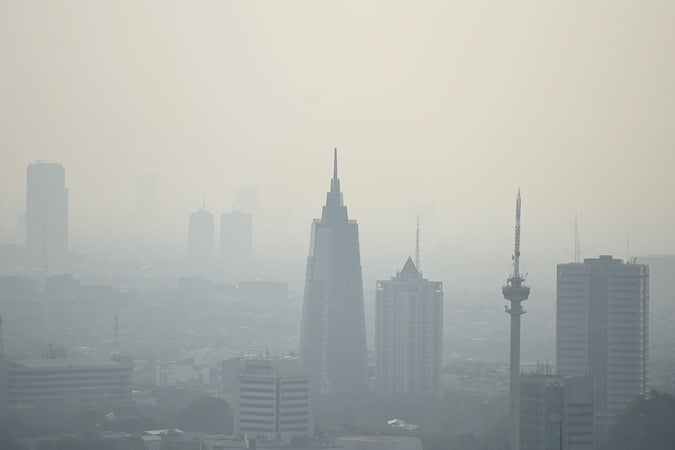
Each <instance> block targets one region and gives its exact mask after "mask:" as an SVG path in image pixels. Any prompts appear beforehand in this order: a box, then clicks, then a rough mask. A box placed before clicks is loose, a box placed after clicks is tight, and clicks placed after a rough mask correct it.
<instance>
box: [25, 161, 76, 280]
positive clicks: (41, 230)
mask: <svg viewBox="0 0 675 450" xmlns="http://www.w3.org/2000/svg"><path fill="white" fill-rule="evenodd" d="M26 174H27V183H26V250H27V253H28V258H29V262H30V264H32V265H33V266H35V265H42V266H43V267H46V266H48V265H50V264H53V263H59V262H61V261H63V259H64V258H65V257H66V254H67V251H68V190H67V189H66V186H65V181H66V170H65V169H64V167H63V166H62V165H61V164H58V163H44V162H36V163H33V164H29V165H28V169H27V171H26Z"/></svg>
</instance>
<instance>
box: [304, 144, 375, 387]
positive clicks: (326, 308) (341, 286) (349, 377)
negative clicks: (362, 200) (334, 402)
mask: <svg viewBox="0 0 675 450" xmlns="http://www.w3.org/2000/svg"><path fill="white" fill-rule="evenodd" d="M363 308H364V307H363V281H362V276H361V256H360V250H359V228H358V224H357V223H356V221H354V220H349V219H348V216H347V207H346V206H344V203H343V198H342V193H341V192H340V180H339V178H338V172H337V150H335V154H334V161H333V179H332V180H331V185H330V192H328V194H327V196H326V204H325V206H324V207H323V211H322V213H321V219H318V220H314V222H313V223H312V234H311V238H310V244H309V256H308V257H307V273H306V277H305V294H304V303H303V310H302V326H301V330H300V358H301V361H302V364H303V367H304V368H305V369H306V370H307V371H309V373H310V374H311V375H312V377H313V379H314V380H315V382H316V383H318V386H319V387H320V388H321V390H322V391H323V392H324V393H334V394H350V393H352V394H356V393H360V392H363V391H365V389H366V379H367V365H366V325H365V315H364V309H363Z"/></svg>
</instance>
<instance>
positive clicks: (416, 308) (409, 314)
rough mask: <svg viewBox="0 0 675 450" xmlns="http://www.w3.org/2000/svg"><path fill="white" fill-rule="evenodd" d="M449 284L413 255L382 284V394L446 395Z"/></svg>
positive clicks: (378, 357)
mask: <svg viewBox="0 0 675 450" xmlns="http://www.w3.org/2000/svg"><path fill="white" fill-rule="evenodd" d="M442 347H443V285H442V284H441V283H440V282H434V281H429V280H427V279H426V278H424V277H422V274H421V273H420V272H419V271H418V270H417V267H415V263H413V260H412V258H410V257H409V258H408V260H407V261H406V263H405V265H404V266H403V270H401V271H400V272H399V273H398V274H396V276H395V277H393V278H391V279H390V280H386V281H378V282H377V296H376V299H375V375H376V377H377V389H378V393H379V394H380V395H382V396H400V395H406V394H415V395H424V394H426V395H432V396H434V397H438V396H439V395H440V394H441V380H440V378H441V368H442V366H443V362H442V357H443V352H442Z"/></svg>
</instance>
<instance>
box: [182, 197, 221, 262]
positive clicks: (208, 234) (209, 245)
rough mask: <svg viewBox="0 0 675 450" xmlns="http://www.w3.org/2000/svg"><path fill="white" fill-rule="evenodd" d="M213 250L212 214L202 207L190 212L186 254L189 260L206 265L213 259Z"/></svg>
mask: <svg viewBox="0 0 675 450" xmlns="http://www.w3.org/2000/svg"><path fill="white" fill-rule="evenodd" d="M214 250H215V232H214V226H213V214H211V213H210V212H209V211H207V210H206V209H204V208H202V209H200V210H199V211H197V212H194V213H192V214H190V227H189V233H188V254H189V258H190V262H191V263H192V264H195V265H197V266H199V267H206V266H208V265H209V264H211V262H212V261H213V253H214Z"/></svg>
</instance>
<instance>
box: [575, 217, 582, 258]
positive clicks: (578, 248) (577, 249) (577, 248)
mask: <svg viewBox="0 0 675 450" xmlns="http://www.w3.org/2000/svg"><path fill="white" fill-rule="evenodd" d="M578 219H579V217H578V215H577V214H575V215H574V262H575V263H580V262H581V246H580V245H579V221H578Z"/></svg>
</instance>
